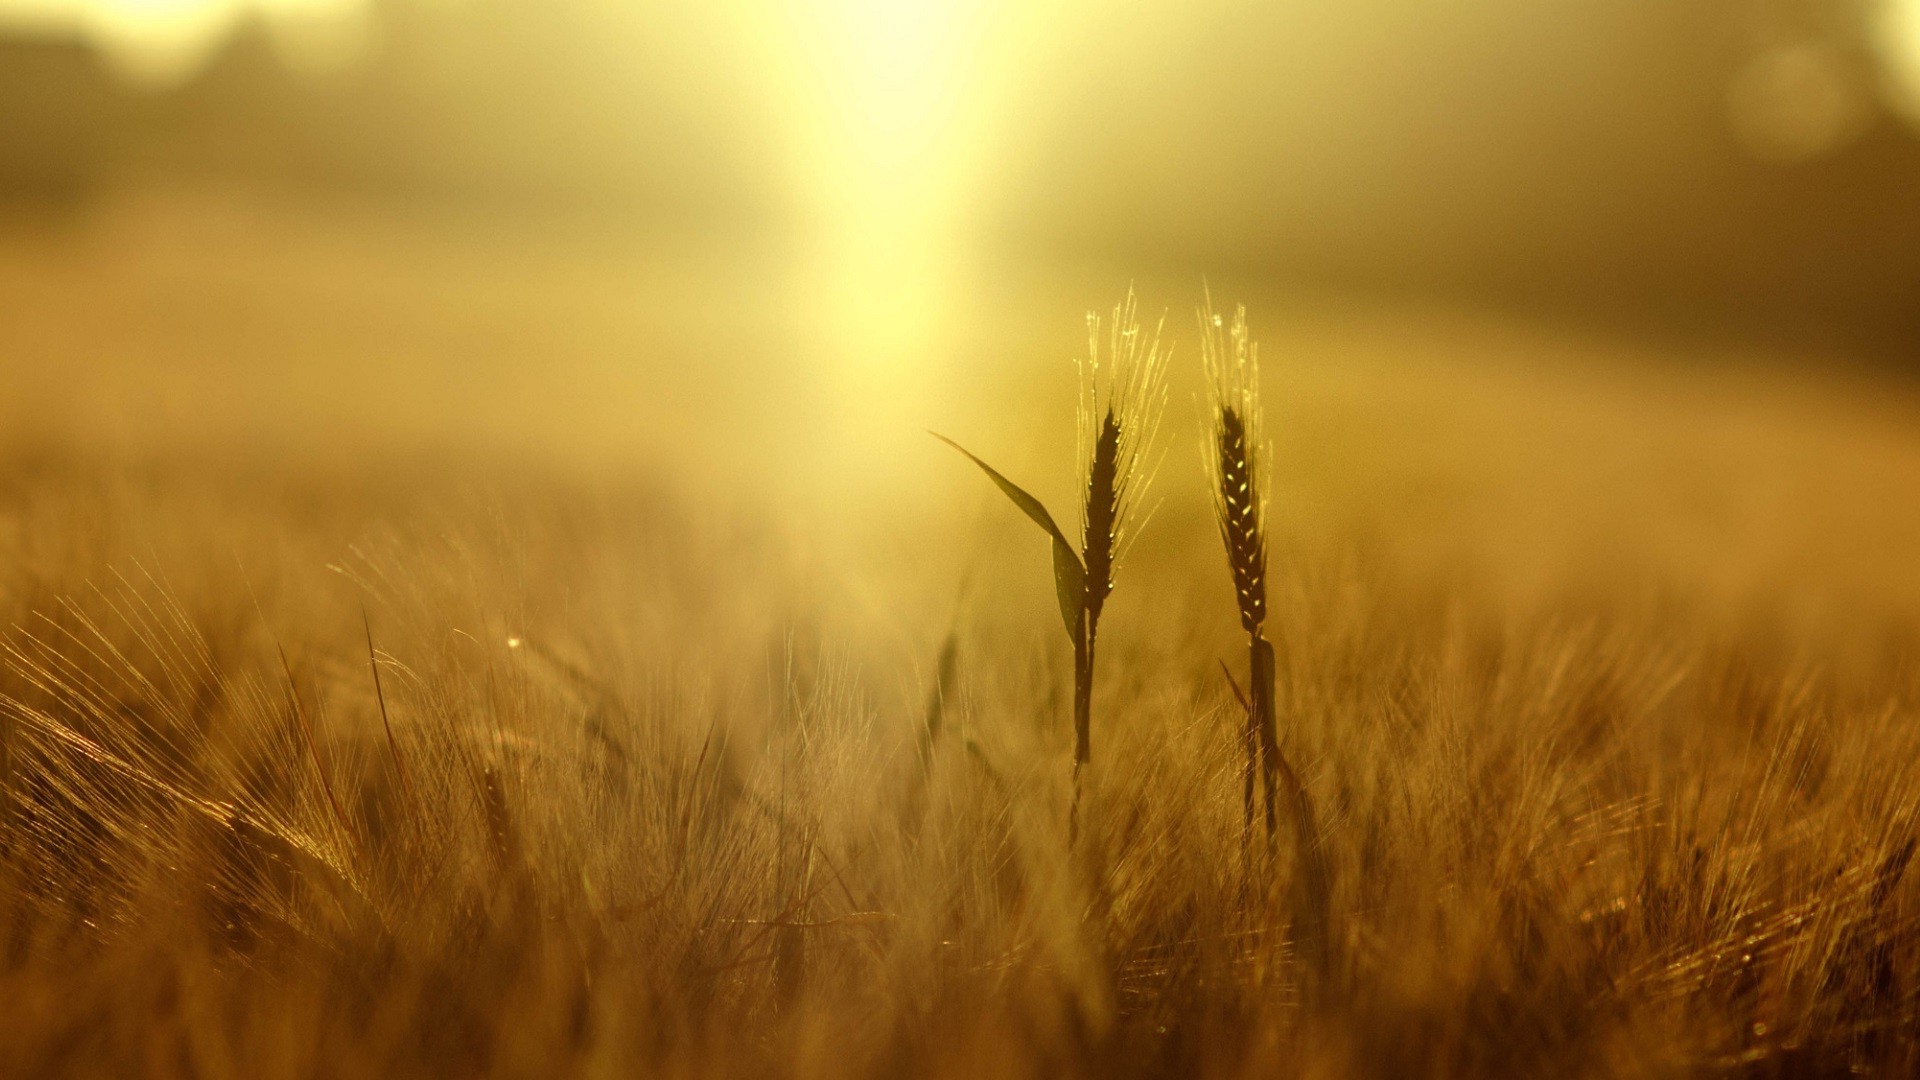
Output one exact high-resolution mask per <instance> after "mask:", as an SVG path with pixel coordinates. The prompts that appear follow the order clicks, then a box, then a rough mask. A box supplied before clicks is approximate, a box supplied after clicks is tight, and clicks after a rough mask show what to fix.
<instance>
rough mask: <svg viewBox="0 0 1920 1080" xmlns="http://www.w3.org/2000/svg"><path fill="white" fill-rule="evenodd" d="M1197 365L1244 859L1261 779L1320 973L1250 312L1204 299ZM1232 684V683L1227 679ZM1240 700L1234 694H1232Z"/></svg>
mask: <svg viewBox="0 0 1920 1080" xmlns="http://www.w3.org/2000/svg"><path fill="white" fill-rule="evenodd" d="M1200 340H1201V349H1200V359H1201V364H1202V366H1203V367H1204V369H1205V371H1206V377H1207V383H1208V387H1209V389H1210V391H1211V406H1212V414H1213V415H1212V421H1213V422H1212V425H1211V432H1210V437H1209V438H1208V440H1207V444H1206V445H1205V447H1204V448H1203V453H1202V458H1203V460H1204V461H1205V462H1206V466H1207V472H1208V479H1209V480H1210V481H1211V483H1210V487H1211V489H1212V491H1213V502H1214V517H1215V519H1216V521H1217V523H1218V524H1219V527H1220V541H1221V544H1222V545H1223V546H1224V547H1225V548H1226V553H1227V569H1228V572H1229V573H1230V574H1231V576H1232V578H1233V591H1234V600H1235V602H1236V606H1237V607H1238V609H1239V613H1240V626H1241V628H1242V629H1243V630H1245V631H1246V634H1247V668H1248V671H1247V675H1248V695H1247V696H1246V697H1245V698H1243V699H1242V706H1243V708H1244V710H1245V713H1246V724H1245V727H1244V729H1243V730H1242V742H1243V745H1244V747H1245V751H1246V755H1247V765H1246V771H1245V774H1244V775H1245V785H1244V788H1243V794H1242V799H1243V802H1242V814H1243V818H1242V829H1243V833H1242V836H1243V850H1244V851H1246V852H1247V859H1248V864H1249V867H1251V863H1252V859H1251V846H1252V845H1251V836H1252V833H1253V818H1254V788H1255V773H1256V771H1257V772H1258V774H1259V777H1260V779H1261V781H1262V784H1261V788H1262V791H1263V793H1264V799H1263V806H1264V810H1265V819H1266V829H1267V843H1268V846H1269V847H1271V846H1272V844H1273V842H1274V839H1275V836H1276V834H1277V832H1278V822H1277V814H1276V810H1275V800H1276V796H1278V795H1282V794H1284V795H1285V797H1286V801H1287V805H1288V809H1289V811H1290V813H1291V815H1292V817H1293V825H1294V830H1293V832H1294V844H1295V858H1294V887H1293V895H1294V901H1293V909H1294V923H1295V927H1296V932H1297V934H1298V937H1299V939H1300V940H1301V942H1302V943H1303V945H1304V946H1305V947H1306V948H1307V949H1308V950H1310V951H1311V954H1312V957H1313V958H1314V959H1315V961H1316V962H1317V963H1318V964H1320V965H1321V966H1322V967H1323V968H1324V967H1325V966H1326V964H1327V962H1328V946H1329V944H1330V943H1329V940H1328V938H1327V924H1328V920H1329V912H1328V908H1329V903H1330V894H1331V891H1332V874H1331V870H1330V868H1329V866H1328V864H1327V860H1326V853H1325V851H1324V850H1323V849H1322V847H1321V843H1320V833H1319V826H1318V822H1317V815H1316V814H1315V813H1314V810H1313V803H1312V800H1311V799H1310V797H1309V796H1308V794H1307V791H1306V788H1305V787H1304V786H1303V785H1302V784H1301V783H1300V780H1299V777H1298V775H1297V774H1296V773H1295V772H1294V771H1293V768H1292V766H1291V765H1290V764H1289V763H1288V762H1287V759H1286V755H1285V754H1283V753H1282V752H1281V749H1280V737H1279V724H1278V721H1277V718H1276V715H1275V713H1276V709H1275V701H1274V690H1275V687H1274V681H1275V680H1274V675H1275V665H1274V654H1273V645H1272V644H1271V643H1270V642H1268V641H1267V638H1266V620H1267V492H1266V487H1265V484H1264V479H1265V477H1264V469H1263V465H1264V462H1263V458H1264V456H1265V454H1266V452H1267V447H1266V443H1265V441H1264V439H1263V438H1262V436H1261V427H1262V423H1263V420H1264V416H1263V411H1262V409H1261V404H1260V353H1259V346H1258V345H1257V344H1255V343H1254V342H1253V340H1252V338H1251V335H1250V334H1249V333H1248V330H1247V309H1246V308H1245V307H1244V306H1242V307H1239V308H1237V309H1236V310H1235V312H1234V317H1233V321H1232V322H1231V323H1230V324H1229V323H1228V322H1227V321H1226V320H1225V319H1223V318H1221V316H1220V315H1219V313H1218V312H1216V311H1215V310H1214V308H1213V296H1212V294H1211V292H1209V293H1208V294H1207V298H1206V303H1205V306H1204V307H1202V308H1201V310H1200ZM1228 678H1229V680H1231V678H1232V676H1231V674H1229V675H1228ZM1236 692H1237V688H1236Z"/></svg>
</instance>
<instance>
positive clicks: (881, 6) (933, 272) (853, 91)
mask: <svg viewBox="0 0 1920 1080" xmlns="http://www.w3.org/2000/svg"><path fill="white" fill-rule="evenodd" d="M986 14H987V12H986V11H985V10H984V8H983V5H982V4H981V3H979V2H978V0H813V2H812V3H807V4H804V5H801V6H796V7H792V8H789V17H790V19H791V22H790V23H789V25H790V26H792V28H793V30H794V31H795V37H796V38H797V39H798V40H799V41H800V42H802V43H804V45H805V49H804V52H805V54H806V59H805V60H804V61H803V64H804V68H803V70H802V71H801V72H800V73H799V74H800V75H801V77H802V79H803V80H804V81H805V82H806V83H808V84H810V85H809V86H807V87H806V90H805V92H803V94H802V95H801V101H802V105H801V110H802V114H801V115H799V116H797V117H796V118H795V119H796V121H797V122H796V123H795V126H794V131H795V136H796V140H797V146H798V148H799V154H800V158H801V161H802V174H803V176H804V177H805V178H806V181H805V182H806V185H807V186H808V187H809V188H810V189H811V190H812V192H813V196H812V197H813V199H814V200H815V203H816V206H815V210H816V212H817V222H818V228H819V232H818V235H817V236H816V243H815V255H816V257H817V258H818V259H820V260H821V262H822V265H821V266H820V267H819V273H818V274H817V275H816V276H815V280H816V281H818V282H819V284H820V287H821V288H822V289H823V290H824V294H823V295H822V297H821V304H820V315H821V317H822V319H823V325H822V327H821V332H822V333H823V335H825V336H826V337H827V338H828V339H830V340H832V341H834V342H835V343H836V345H837V351H838V352H839V355H841V356H842V357H843V364H842V366H843V368H844V371H843V374H844V375H846V376H847V377H848V379H849V384H850V385H851V384H852V382H854V381H857V382H859V383H860V384H861V385H862V386H863V387H864V392H865V393H867V394H899V393H908V392H911V388H912V386H913V381H914V375H915V369H916V368H918V367H920V366H921V364H922V363H923V362H924V356H923V355H922V350H923V349H924V347H925V345H926V338H927V337H928V335H930V334H937V333H938V332H939V327H940V325H941V318H942V313H943V308H944V307H945V303H944V301H943V299H942V297H943V294H944V293H945V292H946V290H947V289H948V287H949V284H950V282H949V280H948V274H949V273H950V271H951V265H950V262H951V259H952V258H953V256H954V254H955V252H954V245H955V235H954V234H955V232H956V231H957V229H958V227H959V218H960V211H961V207H960V205H959V200H958V195H957V192H958V187H959V181H960V177H959V175H958V162H959V161H960V160H961V156H962V155H963V154H965V153H967V152H969V151H970V150H973V149H975V147H974V146H973V145H972V143H971V141H970V140H969V131H968V125H969V120H970V119H971V118H970V117H969V115H968V114H967V113H966V112H965V111H964V110H963V109H962V104H963V102H964V103H965V104H967V105H973V104H975V103H976V102H977V98H978V95H977V93H976V89H977V87H976V86H975V83H976V82H977V80H978V77H979V72H978V70H977V67H976V60H977V56H976V51H977V48H976V47H977V42H978V40H979V36H980V34H981V33H982V31H983V29H984V23H985V21H986V18H985V16H986ZM963 90H964V91H965V92H964V93H963V92H962V91H963Z"/></svg>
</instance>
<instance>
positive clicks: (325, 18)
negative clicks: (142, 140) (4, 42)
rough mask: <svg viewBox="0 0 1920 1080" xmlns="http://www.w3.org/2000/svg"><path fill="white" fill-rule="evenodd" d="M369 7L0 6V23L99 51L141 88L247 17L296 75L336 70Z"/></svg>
mask: <svg viewBox="0 0 1920 1080" xmlns="http://www.w3.org/2000/svg"><path fill="white" fill-rule="evenodd" d="M370 6H371V0H0V24H4V25H6V26H10V27H18V28H21V29H25V30H28V31H32V32H39V33H54V34H70V35H74V36H77V37H79V38H80V39H82V40H84V41H86V42H88V43H89V44H91V45H93V46H94V47H96V48H98V49H99V50H100V52H101V54H102V55H103V56H105V57H106V59H107V61H108V62H109V63H110V64H111V65H112V66H113V68H114V70H115V71H117V72H118V73H119V74H120V75H122V76H123V77H125V78H126V79H128V80H129V81H131V82H134V83H137V84H141V85H167V84H170V83H177V82H180V81H182V80H184V79H186V78H188V77H190V76H191V75H192V74H193V73H194V72H195V71H198V70H199V69H200V67H201V66H202V65H203V64H204V63H205V62H206V61H207V59H208V57H210V56H211V55H212V54H213V53H214V51H215V50H217V49H218V48H219V46H220V45H221V43H222V42H224V41H225V40H226V39H227V37H228V36H229V35H231V34H232V33H233V32H234V30H235V29H236V28H237V27H238V26H239V25H240V24H241V23H242V22H243V21H244V20H245V19H247V18H249V17H252V16H258V17H260V18H261V19H263V20H264V21H265V25H266V28H267V30H268V32H269V34H270V36H271V38H272V40H273V42H274V45H275V47H276V49H278V51H279V52H280V55H281V56H282V58H283V59H285V60H286V61H287V62H288V63H289V64H290V65H291V66H293V67H295V68H296V69H299V70H302V71H306V72H313V71H319V70H326V69H330V68H336V67H339V66H342V65H343V64H344V63H346V62H348V61H350V60H351V59H352V57H353V56H354V55H355V50H356V49H357V47H358V43H359V40H360V35H361V33H362V31H363V30H364V28H365V24H366V17H367V15H368V9H369V7H370Z"/></svg>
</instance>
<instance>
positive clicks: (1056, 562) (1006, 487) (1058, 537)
mask: <svg viewBox="0 0 1920 1080" xmlns="http://www.w3.org/2000/svg"><path fill="white" fill-rule="evenodd" d="M927 434H929V435H932V436H933V437H934V438H936V439H939V440H940V441H941V442H943V443H946V444H947V445H948V446H951V447H953V448H954V449H955V450H958V451H960V452H961V453H962V454H965V455H966V456H967V460H968V461H971V462H973V463H974V464H975V465H978V466H980V471H981V472H984V473H986V474H987V478H988V479H990V480H992V481H993V483H994V486H996V487H998V488H999V489H1000V490H1001V491H1002V492H1004V493H1006V496H1007V498H1009V499H1012V500H1013V505H1015V506H1017V507H1019V508H1020V512H1021V513H1023V514H1025V515H1027V517H1029V518H1031V519H1033V523H1034V524H1035V525H1038V526H1040V527H1041V528H1042V529H1045V530H1046V532H1047V535H1048V536H1050V537H1052V538H1053V591H1054V594H1055V596H1056V598H1057V599H1058V600H1059V601H1060V620H1061V622H1063V623H1065V624H1066V627H1067V636H1068V637H1070V638H1074V639H1075V640H1078V639H1079V637H1080V615H1081V610H1082V608H1083V607H1084V606H1085V604H1086V597H1087V571H1086V568H1084V567H1082V566H1081V565H1080V556H1079V555H1077V554H1075V553H1074V550H1073V545H1072V544H1071V543H1069V542H1068V541H1067V535H1066V534H1065V533H1063V532H1061V531H1060V526H1058V525H1056V524H1054V523H1053V515H1052V514H1049V513H1047V508H1046V507H1045V506H1044V505H1042V504H1041V502H1040V500H1039V499H1036V498H1034V497H1033V496H1032V495H1029V494H1027V492H1026V491H1025V489H1023V488H1021V487H1020V485H1018V484H1016V483H1014V482H1013V481H1011V480H1009V479H1007V478H1006V477H1004V476H1001V475H1000V472H999V470H997V469H995V468H994V467H993V466H991V465H989V464H987V463H986V462H984V461H981V460H980V459H979V458H978V457H976V456H974V453H973V451H971V450H968V449H967V448H966V447H964V446H961V445H960V444H959V443H957V442H954V441H953V440H952V439H949V438H947V437H946V436H945V435H942V434H940V433H939V432H937V431H930V432H928V433H927Z"/></svg>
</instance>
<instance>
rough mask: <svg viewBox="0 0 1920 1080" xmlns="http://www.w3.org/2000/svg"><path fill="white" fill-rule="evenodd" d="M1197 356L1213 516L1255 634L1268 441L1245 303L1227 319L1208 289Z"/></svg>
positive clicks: (1263, 576)
mask: <svg viewBox="0 0 1920 1080" xmlns="http://www.w3.org/2000/svg"><path fill="white" fill-rule="evenodd" d="M1200 360H1201V364H1202V366H1203V367H1204V368H1205V370H1206V376H1207V384H1208V389H1209V395H1210V406H1211V409H1212V417H1211V419H1212V422H1213V423H1212V430H1213V440H1212V445H1211V446H1210V447H1209V448H1208V452H1207V453H1205V454H1204V455H1203V457H1204V459H1205V462H1206V468H1207V476H1208V479H1209V480H1210V481H1211V485H1210V486H1211V488H1212V490H1213V506H1214V514H1215V517H1216V518H1217V520H1218V522H1219V526H1220V539H1221V541H1222V542H1223V543H1224V544H1225V545H1226V549H1227V564H1228V567H1229V568H1230V569H1231V571H1232V573H1233V590H1234V597H1235V599H1236V600H1237V601H1238V602H1239V607H1240V625H1241V626H1242V627H1244V628H1245V629H1246V630H1247V632H1248V633H1257V632H1258V631H1259V629H1260V626H1261V624H1262V623H1264V622H1265V621H1266V617H1267V498H1266V491H1265V490H1264V488H1263V487H1262V476H1261V470H1262V468H1263V467H1264V461H1263V459H1264V458H1265V456H1266V444H1265V441H1264V439H1263V437H1262V432H1261V430H1260V426H1261V425H1260V349H1259V346H1258V345H1256V344H1254V343H1253V342H1251V341H1249V340H1248V336H1247V309H1246V307H1245V306H1244V305H1243V306H1241V307H1238V308H1236V309H1235V311H1234V315H1233V321H1232V322H1231V323H1229V322H1227V321H1226V320H1225V319H1223V318H1222V317H1221V316H1220V314H1219V312H1217V311H1215V310H1214V308H1213V297H1212V295H1211V293H1209V294H1208V296H1207V300H1206V306H1205V307H1204V308H1203V309H1201V312H1200Z"/></svg>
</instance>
